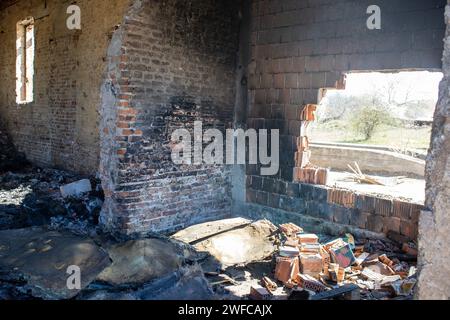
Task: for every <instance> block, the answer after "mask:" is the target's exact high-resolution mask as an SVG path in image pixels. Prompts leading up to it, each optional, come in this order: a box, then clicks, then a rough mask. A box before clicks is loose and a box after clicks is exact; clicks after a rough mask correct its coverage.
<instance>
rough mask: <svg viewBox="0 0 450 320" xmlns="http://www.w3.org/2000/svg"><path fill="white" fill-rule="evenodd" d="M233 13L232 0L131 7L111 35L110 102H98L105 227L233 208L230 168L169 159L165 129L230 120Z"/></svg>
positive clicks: (148, 224) (166, 221)
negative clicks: (117, 34)
mask: <svg viewBox="0 0 450 320" xmlns="http://www.w3.org/2000/svg"><path fill="white" fill-rule="evenodd" d="M238 22H239V21H238V7H237V5H236V3H234V4H233V3H230V2H229V1H225V0H204V1H181V0H171V1H153V0H148V1H135V2H134V3H133V5H132V6H131V8H130V10H129V12H128V14H127V16H126V18H125V21H124V24H123V26H122V27H121V30H120V31H119V32H120V33H121V37H120V39H119V40H117V42H115V43H112V44H111V46H119V45H120V46H121V49H120V53H118V52H116V53H118V54H120V56H119V55H118V56H113V57H110V68H111V65H113V68H112V70H110V79H109V81H111V83H112V84H113V86H112V88H110V90H114V92H115V96H114V101H115V105H111V104H110V103H108V102H107V103H105V102H104V103H103V114H105V115H106V114H109V115H110V118H109V119H106V118H105V119H104V120H103V121H102V126H103V129H102V132H103V133H102V134H103V135H104V138H102V141H103V140H104V141H109V144H108V150H109V151H110V152H108V153H104V154H103V155H104V156H102V175H103V181H104V186H105V189H106V192H107V194H108V195H109V196H110V197H109V198H108V200H107V204H106V205H105V208H104V210H103V223H104V224H105V225H106V226H107V227H108V228H118V229H119V230H121V231H123V232H140V233H145V232H148V231H160V230H165V231H167V230H173V229H177V228H180V227H182V226H186V225H189V224H192V223H194V222H199V221H203V220H208V219H214V218H220V217H224V216H228V215H230V214H231V185H230V174H229V169H228V168H227V167H225V166H194V165H185V166H182V167H179V166H176V165H174V164H173V162H172V160H171V150H172V149H171V148H172V147H173V146H172V144H171V143H170V137H171V134H172V132H173V130H175V129H177V128H188V129H190V130H191V132H192V127H193V124H194V121H196V120H198V121H202V122H203V128H204V129H208V128H217V129H220V130H222V131H223V130H224V129H225V128H230V127H232V121H233V118H232V117H233V104H234V85H235V56H236V52H237V46H238ZM111 71H112V72H111ZM105 95H108V93H107V92H104V96H105ZM112 108H117V112H116V114H113V113H112V112H111V109H112ZM111 121H114V124H115V126H114V125H112V122H111ZM111 152H112V153H115V155H114V156H113V157H114V158H113V159H115V160H112V159H111V158H110V157H111ZM111 171H112V172H114V173H113V174H110V172H111Z"/></svg>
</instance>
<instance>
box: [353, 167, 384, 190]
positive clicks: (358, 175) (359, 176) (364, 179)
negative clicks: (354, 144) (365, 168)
mask: <svg viewBox="0 0 450 320" xmlns="http://www.w3.org/2000/svg"><path fill="white" fill-rule="evenodd" d="M347 166H348V168H349V169H350V170H351V171H352V172H353V176H352V178H353V180H355V181H356V182H358V183H361V184H363V183H365V184H375V185H380V186H384V184H383V183H382V182H380V181H379V180H377V179H375V178H373V177H370V176H368V175H365V174H363V173H362V171H361V169H360V168H359V165H358V163H357V162H355V167H354V168H353V167H352V166H351V165H350V164H348V165H347Z"/></svg>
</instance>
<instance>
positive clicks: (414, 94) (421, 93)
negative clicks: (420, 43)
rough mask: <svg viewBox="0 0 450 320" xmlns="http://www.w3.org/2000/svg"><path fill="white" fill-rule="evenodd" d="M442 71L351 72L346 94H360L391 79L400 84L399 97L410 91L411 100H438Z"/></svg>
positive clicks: (348, 75) (348, 77)
mask: <svg viewBox="0 0 450 320" xmlns="http://www.w3.org/2000/svg"><path fill="white" fill-rule="evenodd" d="M442 77H443V75H442V73H441V72H428V71H409V72H399V73H381V72H369V73H349V74H347V85H346V89H345V94H349V95H358V94H361V93H364V92H367V91H373V89H374V88H376V87H379V86H382V85H383V84H384V85H385V84H386V83H387V82H389V81H395V83H396V84H398V90H397V92H398V97H399V99H402V96H403V97H404V96H405V95H406V93H407V91H409V98H410V99H411V100H429V99H430V100H435V101H437V100H438V94H439V82H440V81H441V80H442Z"/></svg>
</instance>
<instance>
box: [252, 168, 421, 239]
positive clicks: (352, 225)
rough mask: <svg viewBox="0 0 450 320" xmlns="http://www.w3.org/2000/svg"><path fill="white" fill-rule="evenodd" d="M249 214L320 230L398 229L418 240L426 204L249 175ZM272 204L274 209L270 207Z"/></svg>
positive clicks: (338, 231)
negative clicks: (420, 221)
mask: <svg viewBox="0 0 450 320" xmlns="http://www.w3.org/2000/svg"><path fill="white" fill-rule="evenodd" d="M247 185H248V188H247V202H248V203H250V204H251V205H250V206H249V210H248V212H249V215H250V216H252V217H254V218H258V216H259V217H260V216H261V215H262V216H264V217H265V218H268V219H270V220H272V221H274V222H276V223H286V222H288V221H291V222H294V223H296V222H297V223H299V224H300V225H302V226H304V227H305V228H307V229H313V230H315V231H317V232H329V233H331V234H339V233H342V232H351V231H354V229H364V230H368V231H371V232H373V233H387V232H388V231H394V232H397V233H400V234H402V235H404V236H407V237H409V238H410V239H417V223H418V221H419V214H420V211H421V210H422V209H423V205H421V204H418V203H411V202H407V201H401V200H396V199H391V198H381V197H375V196H370V195H365V194H357V193H355V192H354V191H349V190H343V189H336V188H330V187H325V186H315V185H310V184H299V183H292V182H284V181H281V180H278V181H277V180H274V179H270V178H263V177H258V176H251V177H250V176H247ZM267 207H270V209H267Z"/></svg>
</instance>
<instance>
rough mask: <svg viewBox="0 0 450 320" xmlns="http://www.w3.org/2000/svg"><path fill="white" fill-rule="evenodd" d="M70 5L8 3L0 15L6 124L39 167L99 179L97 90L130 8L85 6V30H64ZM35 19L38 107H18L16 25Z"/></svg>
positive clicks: (1, 100)
mask: <svg viewBox="0 0 450 320" xmlns="http://www.w3.org/2000/svg"><path fill="white" fill-rule="evenodd" d="M71 3H72V2H71V1H56V0H47V1H44V0H42V1H39V0H38V1H26V0H23V1H10V2H9V3H5V4H4V5H3V6H2V7H1V8H2V9H1V10H0V43H1V46H0V66H1V67H0V68H1V72H0V83H1V86H0V118H1V119H3V121H4V122H5V126H6V128H7V130H8V132H9V134H10V135H11V137H12V139H13V142H14V144H15V145H16V146H17V148H18V149H19V150H20V151H22V152H24V153H25V155H26V156H27V158H28V159H29V160H30V161H31V162H33V163H34V164H37V165H40V166H52V167H58V168H63V169H67V170H72V171H77V172H80V173H88V174H94V173H95V172H96V171H97V169H98V163H99V153H100V152H99V147H100V143H99V128H98V106H99V104H100V99H99V89H100V85H101V81H102V77H103V74H104V71H105V62H104V59H105V57H106V50H107V46H108V43H109V41H110V37H111V34H112V32H113V30H114V26H115V25H117V24H118V23H119V22H120V21H121V20H122V17H123V13H124V12H125V8H126V7H127V3H128V1H127V0H117V1H114V5H111V2H110V1H106V0H99V1H95V3H94V2H93V1H87V0H80V1H77V2H76V4H77V5H78V6H79V7H80V9H81V23H82V29H81V30H79V31H76V30H69V29H67V27H66V19H67V18H68V17H69V15H68V14H66V9H67V7H68V6H69V5H70V4H71ZM29 16H32V17H33V18H34V19H35V62H34V66H35V68H34V101H33V102H32V103H29V104H24V105H17V104H16V93H15V69H16V35H17V32H16V24H17V23H18V22H19V21H22V20H24V19H25V18H27V17H29Z"/></svg>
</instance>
